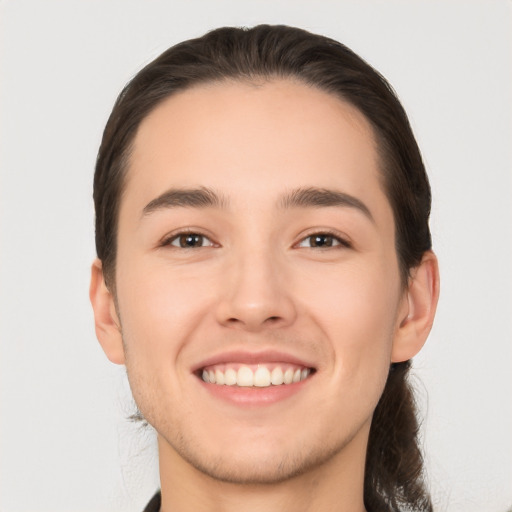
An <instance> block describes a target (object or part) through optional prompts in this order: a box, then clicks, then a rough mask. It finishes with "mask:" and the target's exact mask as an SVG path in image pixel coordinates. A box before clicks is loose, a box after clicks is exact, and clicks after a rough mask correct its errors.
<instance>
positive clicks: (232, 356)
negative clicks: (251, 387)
mask: <svg viewBox="0 0 512 512" xmlns="http://www.w3.org/2000/svg"><path fill="white" fill-rule="evenodd" d="M225 363H241V364H247V365H249V364H258V363H289V364H295V365H297V366H303V367H305V368H312V369H314V367H315V366H314V365H313V364H312V363H311V361H307V360H306V359H304V358H302V357H299V356H295V355H293V354H289V353H286V352H280V351H277V350H260V351H254V352H252V351H247V350H231V351H228V352H221V353H219V354H216V355H213V356H211V357H208V358H207V359H203V360H202V361H201V362H199V363H198V364H197V365H194V367H193V368H192V371H193V372H197V371H199V370H202V369H203V368H205V367H206V366H213V365H216V364H225Z"/></svg>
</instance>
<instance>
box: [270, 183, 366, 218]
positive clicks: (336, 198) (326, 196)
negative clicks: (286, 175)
mask: <svg viewBox="0 0 512 512" xmlns="http://www.w3.org/2000/svg"><path fill="white" fill-rule="evenodd" d="M279 206H280V207H281V208H285V209H289V208H326V207H329V206H344V207H349V208H354V209H356V210H359V211H360V212H361V213H363V214H364V215H365V216H366V217H368V219H369V220H371V221H372V222H373V223H375V219H374V218H373V215H372V214H371V212H370V209H369V208H368V207H367V206H366V205H365V204H364V203H363V202H362V201H361V200H360V199H358V198H357V197H354V196H351V195H350V194H346V193H345V192H341V191H339V190H333V189H329V188H316V187H307V188H299V189H296V190H292V191H291V192H288V193H287V194H286V195H285V196H283V197H282V198H281V200H280V202H279Z"/></svg>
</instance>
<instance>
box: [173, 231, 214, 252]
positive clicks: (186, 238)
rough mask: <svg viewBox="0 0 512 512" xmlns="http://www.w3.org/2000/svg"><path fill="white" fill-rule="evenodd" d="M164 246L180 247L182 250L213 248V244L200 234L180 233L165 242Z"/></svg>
mask: <svg viewBox="0 0 512 512" xmlns="http://www.w3.org/2000/svg"><path fill="white" fill-rule="evenodd" d="M163 245H170V246H172V247H179V248H181V249H196V248H199V247H212V246H213V242H212V241H211V240H210V239H209V238H208V237H206V236H204V235H201V234H199V233H179V234H177V235H174V236H172V237H171V238H168V239H167V240H166V241H164V243H163Z"/></svg>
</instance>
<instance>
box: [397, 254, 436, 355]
mask: <svg viewBox="0 0 512 512" xmlns="http://www.w3.org/2000/svg"><path fill="white" fill-rule="evenodd" d="M438 299H439V267H438V264H437V258H436V255H435V254H434V253H433V252H432V251H427V252H426V253H425V254H424V255H423V258H422V260H421V263H420V264H419V265H418V266H417V267H416V268H415V269H414V270H413V272H412V274H411V277H410V278H409V283H408V287H407V290H406V292H405V295H404V298H403V303H402V305H401V307H400V313H399V316H398V325H397V328H396V331H395V338H394V340H393V348H392V351H391V361H392V362H393V363H399V362H401V361H407V360H408V359H411V357H413V356H415V355H416V354H417V353H418V352H419V351H420V349H421V347H423V345H424V343H425V341H426V340H427V336H428V334H429V333H430V329H431V328H432V324H433V322H434V316H435V313H436V308H437V301H438Z"/></svg>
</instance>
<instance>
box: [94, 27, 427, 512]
mask: <svg viewBox="0 0 512 512" xmlns="http://www.w3.org/2000/svg"><path fill="white" fill-rule="evenodd" d="M279 78H283V79H287V78H289V79H294V80H299V81H301V82H303V83H305V84H307V85H309V86H312V87H316V88H318V89H321V90H323V91H326V92H329V93H331V94H333V95H336V96H338V97H339V98H341V99H342V100H344V101H346V102H348V103H350V104H352V105H353V106H355V107H356V108H357V109H358V110H359V111H360V112H361V113H362V114H364V115H365V117H366V118H367V119H368V121H369V122H370V124H371V125H372V127H373V130H374V133H375V137H376V140H377V145H378V152H379V157H380V169H381V173H382V184H383V187H384V190H385V192H386V195H387V197H388V200H389V202H390V204H391V207H392V209H393V214H394V220H395V229H396V250H397V255H398V261H399V266H400V271H401V275H402V281H403V284H404V286H405V285H406V284H407V280H408V277H409V272H410V270H411V269H412V268H414V267H415V266H417V265H418V264H419V263H420V261H421V258H422V256H423V254H424V252H425V251H427V250H428V249H430V248H431V237H430V230H429V226H428V219H429V215H430V203H431V196H430V186H429V183H428V179H427V176H426V173H425V168H424V165H423V162H422V158H421V154H420V151H419V148H418V146H417V144H416V140H415V138H414V135H413V133H412V130H411V127H410V125H409V121H408V119H407V115H406V113H405V111H404V109H403V107H402V106H401V104H400V102H399V100H398V99H397V97H396V95H395V94H394V92H393V90H392V88H391V87H390V85H389V84H388V83H387V81H386V80H385V79H384V78H383V77H382V76H381V75H380V74H379V73H378V72H377V71H375V70H374V69H373V68H372V67H371V66H370V65H368V64H367V63H366V62H365V61H364V60H362V59H361V58H360V57H359V56H357V55H356V54H355V53H354V52H352V51H351V50H350V49H349V48H347V47H346V46H344V45H343V44H341V43H339V42H337V41H334V40H332V39H329V38H326V37H323V36H319V35H315V34H311V33H309V32H306V31H304V30H301V29H297V28H292V27H286V26H269V25H260V26H257V27H254V28H251V29H241V28H220V29H217V30H214V31H212V32H209V33H208V34H206V35H205V36H203V37H201V38H197V39H192V40H189V41H185V42H182V43H180V44H177V45H176V46H173V47H172V48H170V49H168V50H167V51H165V52H164V53H163V54H162V55H160V56H159V57H158V58H157V59H155V60H154V61H153V62H151V63H150V64H148V65H147V66H146V67H145V68H144V69H142V70H141V71H140V72H139V73H138V74H137V75H136V76H135V77H134V78H133V79H132V80H131V81H130V83H129V84H128V85H127V86H126V87H125V88H124V90H123V91H122V92H121V94H120V95H119V98H118V99H117V102H116V104H115V106H114V109H113V111H112V114H111V116H110V118H109V120H108V122H107V125H106V128H105V131H104V134H103V140H102V143H101V147H100V150H99V154H98V159H97V164H96V173H95V176H94V202H95V208H96V249H97V253H98V257H99V258H100V259H101V260H102V263H103V270H104V275H105V279H106V282H107V285H108V286H109V287H111V289H112V290H113V291H115V260H116V232H117V224H118V215H119V206H120V201H121V197H122V191H123V185H124V182H125V174H126V170H127V167H128V163H129V158H130V151H131V146H132V144H133V140H134V137H135V135H136V132H137V129H138V127H139V125H140V123H141V121H142V120H143V119H144V118H145V117H146V116H147V115H148V114H149V113H150V112H151V111H152V110H153V109H154V108H156V107H157V106H158V105H159V104H160V102H162V101H163V100H164V99H165V98H167V97H169V96H170V95H172V94H174V93H175V92H177V91H180V90H184V89H187V88H189V87H192V86H195V85H198V84H201V83H208V82H219V81H224V80H238V81H256V80H262V79H263V80H272V79H279ZM409 368H410V362H408V361H407V362H403V363H395V364H392V365H391V368H390V372H389V376H388V381H387V383H386V386H385V389H384V392H383V395H382V397H381V399H380V401H379V403H378V405H377V408H376V410H375V412H374V416H373V421H372V425H371V430H370V437H369V444H368V452H367V459H366V474H365V488H364V500H365V505H366V508H367V509H368V510H369V511H373V512H380V511H384V510H389V511H404V510H418V511H429V510H432V505H431V502H430V499H429V496H428V493H427V491H426V490H425V487H424V484H423V476H422V471H423V460H422V456H421V451H420V449H419V446H418V422H417V419H416V414H415V411H416V408H415V403H414V396H413V393H412V391H411V388H410V385H409V383H408V381H407V374H408V371H409Z"/></svg>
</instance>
